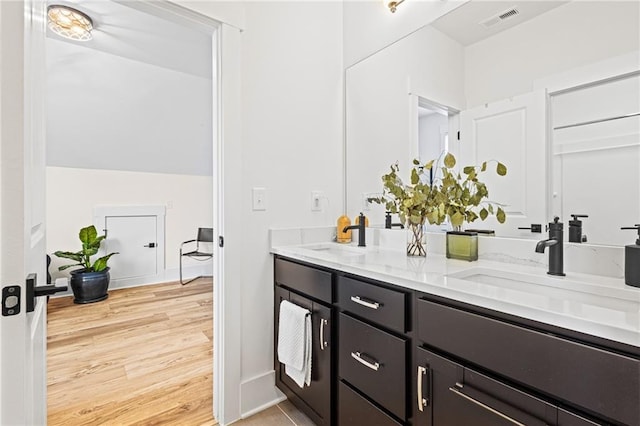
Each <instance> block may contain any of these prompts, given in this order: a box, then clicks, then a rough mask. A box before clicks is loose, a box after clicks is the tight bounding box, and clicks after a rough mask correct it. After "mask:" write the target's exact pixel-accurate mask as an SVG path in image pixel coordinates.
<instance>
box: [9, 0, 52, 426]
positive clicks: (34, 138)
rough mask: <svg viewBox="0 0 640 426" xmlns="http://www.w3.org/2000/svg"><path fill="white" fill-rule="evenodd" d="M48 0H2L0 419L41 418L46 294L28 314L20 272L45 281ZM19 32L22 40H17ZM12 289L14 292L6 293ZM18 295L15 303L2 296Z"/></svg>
mask: <svg viewBox="0 0 640 426" xmlns="http://www.w3.org/2000/svg"><path fill="white" fill-rule="evenodd" d="M45 10H46V4H45V2H44V1H42V0H27V1H25V2H24V3H23V2H22V1H14V2H0V41H1V45H0V46H1V47H0V49H1V57H2V61H0V63H1V64H0V67H1V68H0V95H1V102H2V105H1V108H0V131H1V133H0V138H1V142H2V145H1V146H2V150H1V155H0V167H1V171H2V173H1V178H0V179H1V180H0V186H1V190H2V191H1V194H2V196H1V204H0V207H1V209H0V212H1V218H2V227H1V231H0V232H1V233H0V244H1V250H0V261H1V262H0V280H1V281H0V285H1V286H2V289H3V303H2V304H3V313H2V314H3V315H2V317H0V318H1V322H0V366H1V370H0V373H1V374H0V375H1V383H2V386H1V388H0V424H3V425H42V424H46V419H47V409H46V317H47V311H46V299H45V298H39V299H38V300H37V301H36V304H35V306H34V307H33V311H31V312H27V300H26V288H25V278H26V276H27V275H28V274H31V273H35V274H37V281H38V282H37V284H46V282H45V281H46V261H45V222H44V216H45V208H44V206H45V192H44V188H45V185H44V183H45V181H44V176H45V170H44V166H45V162H44V158H45V156H44V155H45V151H44V114H43V111H44V108H43V106H44V99H43V93H44V92H43V82H44V78H43V75H42V72H43V67H42V66H41V64H42V62H43V57H44V37H45V19H44V17H45ZM23 35H24V39H23ZM11 289H13V291H10V290H11ZM9 293H11V295H15V296H17V295H19V299H18V300H19V302H18V304H17V305H16V306H13V304H14V303H15V302H16V299H11V298H10V297H8V295H9Z"/></svg>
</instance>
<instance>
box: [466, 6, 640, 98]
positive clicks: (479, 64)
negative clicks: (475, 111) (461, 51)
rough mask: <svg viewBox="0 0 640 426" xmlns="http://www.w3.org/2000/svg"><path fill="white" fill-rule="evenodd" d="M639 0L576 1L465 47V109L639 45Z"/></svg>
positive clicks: (512, 94) (526, 90) (510, 94)
mask: <svg viewBox="0 0 640 426" xmlns="http://www.w3.org/2000/svg"><path fill="white" fill-rule="evenodd" d="M638 28H640V3H639V2H637V1H598V2H591V1H574V2H570V3H568V4H566V5H563V6H560V7H558V8H555V9H552V10H551V11H549V12H547V13H544V14H542V15H540V16H538V17H536V18H534V19H531V20H530V21H527V22H524V23H522V24H520V25H518V26H516V27H514V28H511V29H509V30H507V31H504V32H502V33H499V34H497V35H495V36H493V37H490V38H488V39H486V40H483V41H481V42H478V43H475V44H473V45H470V46H468V47H466V48H465V67H466V68H465V88H466V96H467V108H472V107H474V106H478V105H481V104H483V103H486V102H491V101H496V100H500V99H505V98H508V97H510V96H514V95H517V94H522V93H526V92H530V91H532V90H533V81H534V80H536V79H539V78H544V77H546V76H549V75H552V74H558V73H560V72H563V71H566V70H569V69H572V68H577V67H580V66H584V65H587V64H591V63H594V62H598V61H602V60H604V59H607V58H612V57H615V56H619V55H623V54H626V53H629V52H631V51H634V50H638V49H640V33H639V31H638Z"/></svg>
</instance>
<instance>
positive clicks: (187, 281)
mask: <svg viewBox="0 0 640 426" xmlns="http://www.w3.org/2000/svg"><path fill="white" fill-rule="evenodd" d="M182 257H183V256H182V249H180V262H179V264H180V268H179V269H180V284H182V285H185V284H189V283H190V282H192V281H195V280H197V279H198V278H202V277H203V276H202V275H200V276H197V277H195V278H191V279H190V280H186V281H184V280H183V279H182Z"/></svg>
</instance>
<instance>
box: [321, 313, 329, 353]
mask: <svg viewBox="0 0 640 426" xmlns="http://www.w3.org/2000/svg"><path fill="white" fill-rule="evenodd" d="M325 325H327V320H326V319H324V318H320V350H322V351H324V350H325V349H326V348H327V346H328V345H327V341H326V340H324V326H325Z"/></svg>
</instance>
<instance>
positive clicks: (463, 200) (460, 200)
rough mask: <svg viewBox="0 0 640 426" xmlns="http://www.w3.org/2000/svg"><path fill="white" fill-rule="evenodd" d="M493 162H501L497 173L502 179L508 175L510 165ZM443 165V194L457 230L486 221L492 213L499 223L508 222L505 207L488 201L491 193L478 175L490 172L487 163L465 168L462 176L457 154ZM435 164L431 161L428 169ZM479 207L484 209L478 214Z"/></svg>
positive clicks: (441, 190) (497, 167)
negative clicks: (473, 223)
mask: <svg viewBox="0 0 640 426" xmlns="http://www.w3.org/2000/svg"><path fill="white" fill-rule="evenodd" d="M492 162H495V163H497V164H496V173H497V174H498V175H499V176H505V175H506V174H507V166H505V165H504V164H502V163H500V162H499V161H496V160H492ZM443 163H444V167H442V168H441V170H442V179H441V184H440V188H439V191H440V192H442V193H443V194H444V199H445V200H446V201H445V212H446V216H447V217H449V221H450V222H451V226H453V227H454V229H460V228H461V226H462V224H463V223H464V222H468V223H471V222H473V221H475V220H476V219H478V217H479V218H480V219H482V220H485V219H486V218H487V217H488V216H489V215H492V214H495V216H496V219H497V220H498V222H499V223H504V222H505V220H506V214H505V212H504V210H503V209H502V205H501V204H498V203H495V202H491V201H488V200H485V199H486V198H488V197H489V190H488V189H487V186H486V185H485V184H484V183H482V182H480V181H479V180H478V175H479V174H480V173H483V172H485V171H486V170H487V164H488V162H487V161H485V162H483V163H482V164H481V165H480V166H466V167H463V169H462V174H461V173H459V172H457V171H455V170H454V167H455V165H456V159H455V157H454V156H453V154H451V153H447V154H446V155H445V156H444V161H443ZM432 164H433V162H432V161H430V162H429V163H428V164H427V165H425V167H428V168H430V167H432ZM463 175H464V178H463ZM479 206H480V207H482V208H481V209H480V211H479V212H477V213H476V208H477V207H479ZM438 219H441V217H439V218H438ZM441 222H442V221H441ZM441 222H434V223H441Z"/></svg>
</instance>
